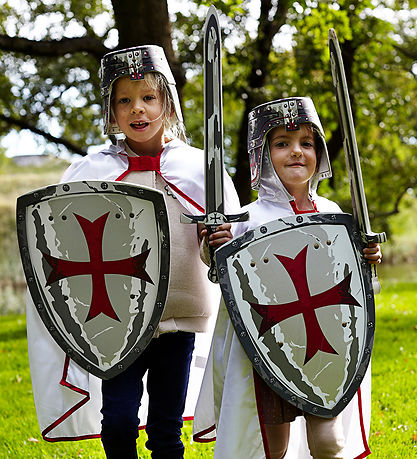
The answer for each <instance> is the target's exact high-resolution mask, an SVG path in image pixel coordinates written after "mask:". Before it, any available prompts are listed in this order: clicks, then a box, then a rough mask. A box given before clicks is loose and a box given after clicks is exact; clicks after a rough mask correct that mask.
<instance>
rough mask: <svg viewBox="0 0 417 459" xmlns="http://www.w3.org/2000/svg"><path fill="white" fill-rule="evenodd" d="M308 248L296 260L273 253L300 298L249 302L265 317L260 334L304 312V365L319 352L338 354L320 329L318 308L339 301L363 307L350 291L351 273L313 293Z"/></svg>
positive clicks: (338, 302) (335, 303)
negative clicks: (322, 290)
mask: <svg viewBox="0 0 417 459" xmlns="http://www.w3.org/2000/svg"><path fill="white" fill-rule="evenodd" d="M307 247H308V246H305V247H304V248H303V249H302V250H301V251H300V252H299V253H298V255H297V256H296V257H295V258H294V259H293V258H288V257H284V256H282V255H276V254H274V255H275V256H276V257H277V258H278V260H279V261H280V262H281V263H282V264H283V266H284V268H285V270H286V271H287V272H288V274H289V275H290V277H291V280H292V282H293V284H294V287H295V290H296V292H297V296H298V300H296V301H292V302H290V303H285V304H273V305H264V304H256V303H250V305H251V306H252V308H253V309H254V310H255V311H256V312H257V313H258V314H259V315H261V316H262V322H261V326H260V329H259V336H262V335H263V334H264V333H265V332H266V331H267V330H269V329H270V328H271V327H273V326H274V325H276V324H277V323H280V322H282V321H283V320H285V319H288V318H289V317H293V316H295V315H297V314H302V315H303V318H304V323H305V328H306V335H307V346H306V355H305V359H304V364H306V363H307V362H308V361H309V360H310V359H311V358H312V357H314V356H315V355H316V353H317V351H323V352H328V353H330V354H337V352H336V351H335V350H334V349H333V347H332V346H331V345H330V343H329V342H328V341H327V339H326V337H325V336H324V334H323V332H322V330H321V328H320V325H319V323H318V320H317V316H316V309H318V308H322V307H324V306H330V305H337V304H352V305H355V306H360V304H359V303H358V302H357V301H356V300H355V298H354V297H353V296H352V295H351V294H350V293H349V289H350V281H351V277H352V273H351V272H350V273H349V274H348V275H347V276H346V277H345V278H344V279H343V280H342V281H341V282H339V283H338V284H337V285H335V286H334V287H332V288H330V289H329V290H326V291H325V292H322V293H318V294H317V295H311V294H310V289H309V288H308V282H307V272H306V256H307Z"/></svg>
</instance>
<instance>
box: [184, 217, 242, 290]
mask: <svg viewBox="0 0 417 459" xmlns="http://www.w3.org/2000/svg"><path fill="white" fill-rule="evenodd" d="M248 219H249V212H243V213H241V214H232V215H224V214H222V213H221V212H211V213H209V214H205V215H188V214H181V217H180V221H181V223H202V224H204V225H205V226H206V227H207V230H208V234H209V235H210V234H213V233H214V232H215V231H216V228H217V227H218V226H219V225H222V224H223V223H236V222H244V221H246V220H248ZM209 251H210V269H209V272H208V274H207V276H208V278H209V279H210V281H211V282H213V283H214V284H217V283H218V282H219V276H218V273H217V267H216V260H215V257H214V252H215V249H214V248H213V247H210V246H209Z"/></svg>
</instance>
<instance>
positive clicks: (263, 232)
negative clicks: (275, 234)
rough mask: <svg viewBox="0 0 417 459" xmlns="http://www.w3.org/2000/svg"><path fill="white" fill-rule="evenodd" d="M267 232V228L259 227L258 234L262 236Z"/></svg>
mask: <svg viewBox="0 0 417 459" xmlns="http://www.w3.org/2000/svg"><path fill="white" fill-rule="evenodd" d="M267 231H268V228H267V227H266V226H261V228H260V232H261V233H262V234H265V233H266V232H267Z"/></svg>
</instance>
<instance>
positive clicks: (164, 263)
mask: <svg viewBox="0 0 417 459" xmlns="http://www.w3.org/2000/svg"><path fill="white" fill-rule="evenodd" d="M92 190H97V191H98V190H100V191H103V192H105V193H114V194H123V195H128V196H139V197H140V198H141V199H143V200H148V201H152V203H153V204H154V212H155V220H156V222H157V226H158V231H159V233H160V240H161V245H160V253H161V265H160V266H161V268H160V277H159V284H158V290H157V297H156V302H155V307H154V310H153V313H152V315H151V318H150V321H149V324H148V327H147V329H146V330H145V332H144V333H143V335H142V337H141V339H140V340H139V341H138V342H137V343H136V345H135V346H134V347H133V348H132V349H131V350H130V351H129V352H128V353H127V354H126V356H125V357H123V358H122V359H121V360H120V361H119V362H118V363H117V364H116V365H114V366H112V367H111V368H109V369H108V370H105V371H103V370H100V369H99V368H97V367H95V366H94V365H92V364H91V363H90V362H89V361H88V360H86V359H85V358H84V357H83V356H82V355H81V354H80V353H79V352H78V351H76V350H75V349H73V348H72V347H70V345H69V344H68V341H67V340H66V339H65V338H64V337H63V334H61V332H60V330H59V329H58V328H57V327H56V326H55V324H54V322H53V321H52V319H51V317H50V315H49V314H48V312H47V307H45V305H47V304H48V302H47V301H46V299H45V297H44V295H43V292H42V289H41V288H39V283H38V281H37V276H36V273H35V271H34V269H33V267H32V264H31V261H30V256H29V249H28V239H27V228H26V214H27V209H28V207H29V206H31V205H34V204H36V203H39V202H41V201H45V200H48V199H49V198H52V197H60V196H69V195H71V194H77V195H80V194H83V193H89V194H91V192H92ZM16 227H17V239H18V244H19V250H20V256H21V261H22V265H23V271H24V273H25V277H26V282H27V285H28V288H29V292H30V295H31V296H32V300H33V303H34V305H35V308H36V310H37V312H38V314H39V316H40V318H41V320H42V322H43V323H44V325H45V327H46V328H47V330H48V332H49V334H50V335H51V336H52V338H53V339H54V340H55V342H56V343H57V344H58V346H59V347H60V348H61V349H62V350H63V351H64V352H65V354H66V355H67V356H68V357H69V358H71V359H72V360H74V362H76V363H77V364H78V365H80V367H82V368H84V369H85V370H86V371H88V372H89V373H91V374H93V375H95V376H97V377H99V378H101V379H110V378H113V377H114V376H116V375H118V374H120V373H121V372H123V371H124V370H125V369H126V368H127V367H128V366H129V365H131V364H132V363H133V362H134V361H135V360H136V359H137V358H138V357H139V356H140V355H141V353H142V352H143V351H144V350H145V349H146V347H147V346H148V344H149V343H150V341H151V339H152V338H153V336H154V333H155V330H156V329H157V327H158V324H159V321H160V319H161V316H162V314H163V311H164V307H165V301H166V297H167V294H168V284H169V269H170V257H169V252H170V251H169V248H170V239H169V223H168V214H167V209H166V205H165V198H164V195H163V193H162V192H160V191H158V190H155V189H153V188H148V187H144V186H138V185H131V184H127V183H121V182H113V181H102V180H99V181H96V180H82V181H78V182H68V183H61V184H57V185H49V186H47V187H44V188H40V189H37V190H34V191H31V192H29V193H27V194H24V195H22V196H19V197H18V199H17V204H16Z"/></svg>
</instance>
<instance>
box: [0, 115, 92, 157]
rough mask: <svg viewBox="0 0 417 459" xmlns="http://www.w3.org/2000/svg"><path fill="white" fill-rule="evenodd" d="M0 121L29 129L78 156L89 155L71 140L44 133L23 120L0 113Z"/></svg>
mask: <svg viewBox="0 0 417 459" xmlns="http://www.w3.org/2000/svg"><path fill="white" fill-rule="evenodd" d="M0 121H4V122H6V123H7V124H9V125H12V126H17V127H18V128H20V129H28V130H29V131H31V132H33V133H34V134H38V135H40V136H42V137H44V138H45V139H46V140H48V141H50V142H53V143H56V144H58V145H63V146H64V147H66V148H68V150H70V151H71V152H72V153H77V154H78V155H82V156H86V155H87V149H86V148H81V147H80V146H78V145H76V144H75V143H73V142H71V141H70V140H67V139H63V138H60V137H55V136H53V135H52V134H49V133H48V132H45V131H42V130H41V129H39V128H37V127H36V126H33V125H32V124H30V123H28V122H27V121H25V120H23V119H19V118H13V117H9V116H6V115H3V114H1V113H0Z"/></svg>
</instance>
